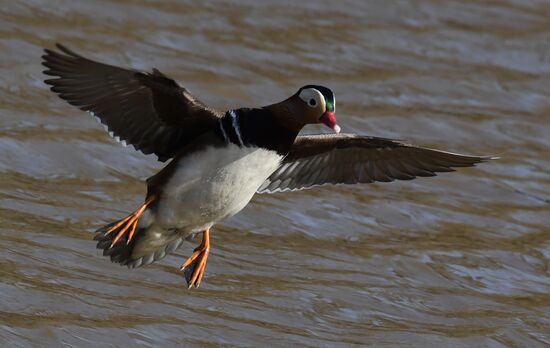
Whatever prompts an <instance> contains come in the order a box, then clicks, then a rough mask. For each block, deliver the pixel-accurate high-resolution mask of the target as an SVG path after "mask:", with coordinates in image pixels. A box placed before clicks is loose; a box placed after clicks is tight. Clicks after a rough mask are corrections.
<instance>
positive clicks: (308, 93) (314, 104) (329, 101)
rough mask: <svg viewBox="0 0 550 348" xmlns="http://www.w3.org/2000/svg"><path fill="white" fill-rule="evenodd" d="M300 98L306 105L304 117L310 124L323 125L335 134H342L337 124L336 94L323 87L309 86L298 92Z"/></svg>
mask: <svg viewBox="0 0 550 348" xmlns="http://www.w3.org/2000/svg"><path fill="white" fill-rule="evenodd" d="M296 94H297V95H298V97H299V98H300V99H301V100H302V102H304V104H305V105H306V110H307V111H306V112H305V113H304V117H306V118H307V119H306V120H305V121H307V123H306V124H309V123H323V124H324V125H326V126H327V127H329V128H330V129H332V130H333V131H334V132H335V133H340V126H338V125H337V124H336V114H335V113H334V112H335V111H336V99H335V98H334V93H333V92H332V91H331V90H330V89H328V88H326V87H323V86H316V85H307V86H304V87H302V88H300V89H299V90H298V92H297V93H296Z"/></svg>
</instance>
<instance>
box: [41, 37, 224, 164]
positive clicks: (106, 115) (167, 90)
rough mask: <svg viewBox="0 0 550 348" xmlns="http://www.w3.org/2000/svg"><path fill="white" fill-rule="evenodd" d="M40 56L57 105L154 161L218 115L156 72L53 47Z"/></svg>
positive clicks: (211, 123)
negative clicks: (71, 108) (88, 117)
mask: <svg viewBox="0 0 550 348" xmlns="http://www.w3.org/2000/svg"><path fill="white" fill-rule="evenodd" d="M57 48H58V49H59V50H60V52H59V51H52V50H49V49H46V50H45V55H44V56H42V58H43V59H44V61H43V62H42V64H43V65H44V66H45V67H47V68H48V69H47V70H46V71H44V73H45V74H47V75H51V76H55V77H56V78H54V79H49V80H46V81H45V82H46V83H47V84H49V85H52V87H51V90H52V91H54V92H55V93H57V94H58V95H59V96H60V97H61V98H62V99H64V100H66V101H67V102H69V103H70V104H72V105H75V106H77V107H79V108H80V109H82V110H85V111H89V112H90V113H92V114H93V115H94V116H96V117H97V118H98V120H99V121H100V122H101V123H102V124H103V125H105V127H106V129H107V131H109V134H111V136H113V137H115V139H117V140H118V141H120V142H122V143H123V144H131V145H133V146H134V148H136V150H140V151H141V152H143V153H145V154H150V153H154V154H156V155H157V156H158V158H159V160H160V161H166V160H167V159H169V158H171V157H173V156H174V155H175V153H176V152H177V151H178V149H180V148H181V147H182V146H183V145H185V144H187V143H189V142H191V141H192V140H193V139H195V138H196V137H197V136H199V135H201V134H202V133H204V132H205V131H208V130H209V129H213V128H214V127H218V118H219V116H220V114H219V113H218V112H216V111H214V110H212V109H209V108H208V107H206V106H205V105H204V104H203V103H201V102H199V101H198V100H196V99H195V97H193V96H192V95H191V94H190V93H189V92H187V90H186V89H185V88H182V87H180V86H179V85H178V84H177V83H176V82H175V81H174V80H172V79H170V78H168V77H166V76H165V75H163V74H162V73H161V72H160V71H158V70H156V69H153V72H152V73H146V72H140V71H137V70H129V69H122V68H118V67H115V66H112V65H107V64H102V63H98V62H95V61H93V60H90V59H87V58H84V57H82V56H80V55H78V54H76V53H74V52H72V51H71V50H69V49H67V48H66V47H64V46H62V45H60V44H57Z"/></svg>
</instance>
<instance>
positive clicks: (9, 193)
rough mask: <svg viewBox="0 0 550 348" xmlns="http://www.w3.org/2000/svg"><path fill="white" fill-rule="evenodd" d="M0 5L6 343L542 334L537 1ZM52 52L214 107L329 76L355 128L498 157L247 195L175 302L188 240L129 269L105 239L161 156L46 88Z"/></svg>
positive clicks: (305, 341)
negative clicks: (410, 177)
mask: <svg viewBox="0 0 550 348" xmlns="http://www.w3.org/2000/svg"><path fill="white" fill-rule="evenodd" d="M1 3H2V4H1V6H0V155H1V156H0V346H2V347H32V346H34V347H40V346H74V347H97V346H117V347H129V346H132V347H135V346H143V347H160V346H218V345H227V346H249V347H258V346H281V347H288V346H310V347H347V346H354V345H356V346H372V347H396V346H407V347H410V346H415V347H499V348H500V347H547V346H548V345H550V273H549V272H550V271H549V258H550V227H549V226H550V203H549V200H550V150H549V149H550V136H549V134H550V2H548V1H542V0H541V1H536V0H531V1H520V0H502V1H458V0H457V1H450V0H434V1H391V2H390V1H361V0H354V1H303V2H296V1H272V0H268V1H239V2H225V1H224V2H221V1H219V2H212V1H201V2H199V1H197V2H191V1H173V2H167V1H135V0H134V1H131V0H126V1H65V0H55V1H54V0H48V1H44V0H24V1H23V0H21V1H13V2H12V1H2V2H1ZM57 41H58V42H62V43H65V44H66V45H68V46H69V47H71V48H73V49H74V50H77V51H78V52H80V53H82V54H84V55H89V56H91V57H93V58H95V59H99V60H102V61H105V62H108V63H111V64H118V65H122V66H130V67H134V68H138V69H150V68H152V67H157V68H159V69H160V70H161V71H163V72H164V73H166V74H168V75H170V76H173V77H174V78H176V79H177V80H178V81H179V82H180V83H181V84H182V85H184V86H186V87H187V88H188V89H189V90H191V91H192V92H193V93H195V94H196V95H198V96H199V97H200V98H201V99H203V100H204V101H206V102H207V103H209V104H211V105H212V106H215V107H219V108H222V109H223V108H230V107H239V106H261V105H266V104H268V103H271V102H274V101H278V100H282V99H284V98H286V97H287V96H289V95H290V94H292V93H294V92H295V91H296V89H297V88H298V87H300V86H302V85H305V84H308V83H318V84H324V85H326V86H329V87H331V88H332V89H333V90H334V92H335V93H336V98H337V116H338V120H339V124H340V125H341V126H342V128H343V131H345V132H355V133H360V134H368V135H376V136H383V137H394V138H399V139H406V140H408V141H411V142H414V143H416V144H419V145H424V146H429V147H435V148H438V149H443V150H450V151H457V152H465V153H470V154H490V155H498V156H501V157H502V159H501V160H499V161H496V162H492V163H488V164H484V165H481V166H479V167H477V168H467V169H462V170H459V171H458V172H455V173H450V174H444V175H441V176H438V177H436V178H423V179H418V180H415V181H410V182H395V183H391V184H371V185H362V186H336V187H324V188H318V189H314V190H309V191H303V192H299V193H288V194H278V195H272V196H257V197H256V198H254V199H253V201H252V202H251V204H250V205H249V206H248V207H247V208H246V209H245V210H244V211H243V212H242V213H240V214H239V215H237V216H235V217H233V218H231V219H230V220H228V221H226V222H224V223H222V224H220V225H218V226H216V227H215V228H214V229H213V231H212V253H211V256H210V258H209V261H208V265H207V269H206V275H205V278H204V281H203V284H201V288H200V289H198V290H193V291H188V290H187V289H186V287H185V280H184V279H183V276H182V274H181V273H180V272H179V271H178V266H179V265H180V264H181V263H182V262H183V261H184V260H185V258H186V257H187V256H188V255H189V254H190V253H191V252H192V250H193V248H194V247H195V246H196V244H197V243H198V241H196V240H195V241H193V242H189V243H186V244H185V245H184V247H183V248H182V249H180V250H179V251H178V252H177V253H176V254H175V255H173V256H170V257H167V258H165V259H164V260H162V261H161V262H159V263H156V264H154V265H152V266H149V267H146V268H141V269H137V270H127V269H126V268H122V267H119V266H118V265H115V264H111V263H110V262H109V260H108V259H106V258H104V257H102V256H101V253H100V252H99V251H97V250H96V249H95V243H94V242H93V241H92V240H91V237H92V233H91V232H92V231H93V230H94V229H95V228H97V227H98V226H100V225H102V224H105V223H107V222H110V221H112V220H113V219H117V218H120V217H123V216H125V215H126V214H127V213H128V212H130V211H132V210H134V209H135V208H136V207H137V206H138V205H139V203H140V202H141V201H142V199H143V195H144V193H145V185H144V183H143V180H144V178H146V177H148V176H150V175H151V174H153V173H154V172H155V171H156V170H158V169H159V168H160V164H158V163H157V162H156V161H155V158H153V157H151V156H145V155H142V154H140V153H137V152H134V151H133V150H132V149H131V148H123V147H121V146H119V145H118V144H117V143H115V142H114V141H113V140H112V139H110V138H109V137H108V136H107V135H106V133H105V132H104V131H103V129H102V128H101V127H100V126H99V125H98V124H97V122H95V121H94V120H93V119H92V118H91V117H90V116H89V115H87V114H86V113H84V112H81V111H79V110H77V109H76V108H74V107H71V106H69V105H68V104H66V103H65V102H62V101H61V100H60V99H59V98H58V97H57V96H55V95H54V94H53V93H51V92H50V91H49V90H48V88H47V86H46V85H45V84H44V83H43V82H42V81H43V79H44V76H43V75H42V73H41V71H42V69H43V68H42V67H41V66H40V55H41V54H42V51H41V50H42V48H43V47H50V48H52V47H53V45H54V43H55V42H57ZM307 131H308V132H310V133H314V132H319V131H324V130H323V129H322V128H321V127H314V126H311V127H309V128H308V129H307Z"/></svg>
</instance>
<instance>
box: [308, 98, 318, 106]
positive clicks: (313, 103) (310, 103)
mask: <svg viewBox="0 0 550 348" xmlns="http://www.w3.org/2000/svg"><path fill="white" fill-rule="evenodd" d="M316 105H317V102H316V101H315V99H313V98H311V99H310V100H309V106H316Z"/></svg>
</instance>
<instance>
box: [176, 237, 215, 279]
mask: <svg viewBox="0 0 550 348" xmlns="http://www.w3.org/2000/svg"><path fill="white" fill-rule="evenodd" d="M209 253H210V231H209V230H206V231H204V232H203V233H202V242H201V244H200V245H199V246H198V247H197V248H195V251H193V254H192V255H191V256H190V257H189V258H188V259H187V261H185V262H184V263H183V265H181V268H180V269H181V270H182V271H183V274H184V275H185V280H186V281H187V286H188V287H189V288H191V287H192V286H194V287H195V288H198V287H199V285H200V284H201V280H202V276H203V275H204V269H205V268H206V260H207V259H208V254H209Z"/></svg>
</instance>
